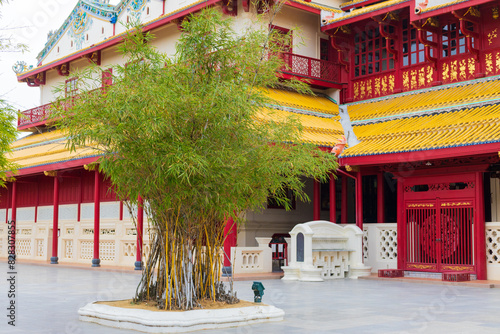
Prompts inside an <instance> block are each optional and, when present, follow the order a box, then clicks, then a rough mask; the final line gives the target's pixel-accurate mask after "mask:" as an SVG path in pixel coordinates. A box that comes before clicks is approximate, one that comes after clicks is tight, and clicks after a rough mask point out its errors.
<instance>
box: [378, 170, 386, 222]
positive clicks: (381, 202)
mask: <svg viewBox="0 0 500 334" xmlns="http://www.w3.org/2000/svg"><path fill="white" fill-rule="evenodd" d="M377 223H385V198H384V172H380V173H378V174H377Z"/></svg>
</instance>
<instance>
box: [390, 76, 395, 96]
mask: <svg viewBox="0 0 500 334" xmlns="http://www.w3.org/2000/svg"><path fill="white" fill-rule="evenodd" d="M394 85H395V77H394V74H391V75H389V92H390V93H392V92H394Z"/></svg>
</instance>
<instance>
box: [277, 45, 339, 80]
mask: <svg viewBox="0 0 500 334" xmlns="http://www.w3.org/2000/svg"><path fill="white" fill-rule="evenodd" d="M282 57H283V60H284V61H285V64H286V65H287V68H285V69H283V70H282V72H283V73H284V74H288V75H293V76H299V77H305V78H306V79H313V80H314V81H315V83H317V84H319V85H321V82H325V83H340V66H339V65H338V64H335V63H334V62H331V61H327V60H321V59H316V58H310V57H305V56H300V55H297V54H293V53H283V54H282Z"/></svg>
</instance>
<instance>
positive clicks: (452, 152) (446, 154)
mask: <svg viewBox="0 0 500 334" xmlns="http://www.w3.org/2000/svg"><path fill="white" fill-rule="evenodd" d="M472 147H473V149H472ZM498 152H500V142H498V141H496V142H479V143H470V144H468V145H456V146H451V147H439V148H431V149H423V150H422V149H421V150H412V151H405V152H395V153H392V152H391V153H378V154H368V155H356V156H347V157H342V155H341V156H340V157H339V164H340V165H341V166H345V165H350V166H361V165H364V166H368V165H383V164H393V163H401V162H416V161H422V160H433V159H449V158H458V157H470V156H480V155H485V154H498Z"/></svg>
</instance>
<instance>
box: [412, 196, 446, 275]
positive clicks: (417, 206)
mask: <svg viewBox="0 0 500 334" xmlns="http://www.w3.org/2000/svg"><path fill="white" fill-rule="evenodd" d="M405 218H406V264H407V269H418V270H437V265H438V258H439V254H438V253H439V249H438V247H436V241H435V240H436V239H437V235H438V233H439V230H438V226H437V221H436V203H434V202H428V203H409V204H407V207H406V217H405Z"/></svg>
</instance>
